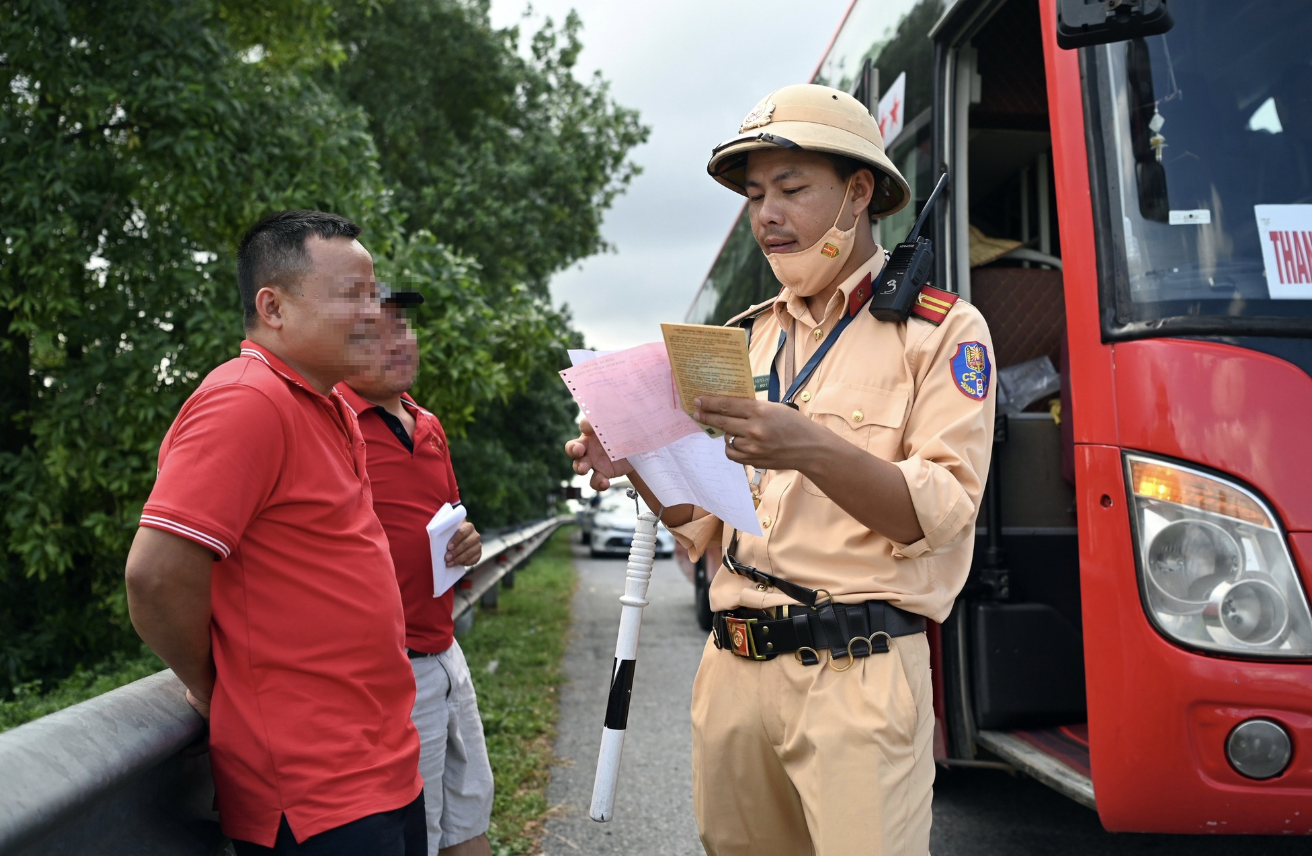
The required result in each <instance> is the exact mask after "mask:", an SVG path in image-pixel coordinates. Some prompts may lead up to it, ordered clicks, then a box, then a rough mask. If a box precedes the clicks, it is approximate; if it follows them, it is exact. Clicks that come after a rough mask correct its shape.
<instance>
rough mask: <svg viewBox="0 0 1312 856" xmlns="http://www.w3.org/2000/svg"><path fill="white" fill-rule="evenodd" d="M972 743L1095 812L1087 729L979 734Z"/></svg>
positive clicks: (1068, 726) (1064, 728) (1028, 730)
mask: <svg viewBox="0 0 1312 856" xmlns="http://www.w3.org/2000/svg"><path fill="white" fill-rule="evenodd" d="M975 740H976V742H977V743H979V744H980V745H981V746H983V747H984V748H985V749H988V750H989V751H990V752H992V753H993V754H995V755H997V756H998V757H999V758H1002V759H1004V760H1006V761H1008V762H1010V763H1012V764H1014V765H1015V766H1016V767H1017V768H1018V769H1020V770H1023V771H1025V772H1026V773H1028V774H1029V775H1031V776H1033V777H1034V778H1035V779H1038V780H1039V781H1040V782H1042V783H1043V784H1045V785H1047V786H1048V787H1050V788H1052V789H1054V790H1056V791H1058V792H1060V793H1062V794H1065V795H1066V796H1068V797H1070V798H1071V799H1073V800H1075V801H1076V802H1078V803H1080V804H1081V805H1084V806H1088V807H1089V808H1097V805H1096V803H1095V802H1094V799H1093V779H1092V778H1091V776H1090V772H1089V726H1088V725H1086V724H1084V723H1080V724H1078V725H1062V726H1058V727H1056V728H1017V729H1013V730H1011V731H980V732H979V733H978V734H976V736H975Z"/></svg>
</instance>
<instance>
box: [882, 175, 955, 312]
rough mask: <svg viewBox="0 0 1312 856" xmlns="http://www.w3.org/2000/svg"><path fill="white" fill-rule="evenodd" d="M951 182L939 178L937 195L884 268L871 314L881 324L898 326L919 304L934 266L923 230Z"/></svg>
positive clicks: (922, 210) (930, 197) (928, 203)
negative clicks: (891, 323)
mask: <svg viewBox="0 0 1312 856" xmlns="http://www.w3.org/2000/svg"><path fill="white" fill-rule="evenodd" d="M947 183H948V174H947V173H946V172H944V173H943V175H942V176H940V177H939V180H938V184H936V185H934V192H933V193H931V194H929V199H928V200H926V202H925V207H924V208H922V209H921V211H920V217H918V218H917V219H916V225H915V227H913V228H912V230H911V234H909V235H907V239H906V240H905V241H903V242H902V243H900V244H898V245H897V246H896V247H895V248H894V249H893V256H892V258H890V259H889V260H888V264H887V265H886V266H885V267H884V275H883V276H882V277H881V278H880V280H879V290H878V291H876V292H875V296H874V297H872V298H870V314H871V315H874V316H875V317H876V318H878V319H879V320H880V321H892V322H894V323H897V322H900V321H905V320H907V316H908V315H909V314H910V313H911V305H912V304H913V303H915V302H916V295H917V294H919V293H920V287H921V286H922V285H924V284H925V281H926V280H928V279H929V273H930V270H931V268H933V266H934V242H933V241H931V240H929V239H928V238H922V237H920V227H921V226H924V225H925V218H926V217H928V216H929V209H931V208H933V207H934V200H936V199H938V195H939V192H940V191H942V190H943V186H944V185H945V184H947Z"/></svg>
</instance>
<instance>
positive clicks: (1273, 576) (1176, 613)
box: [1125, 454, 1312, 657]
mask: <svg viewBox="0 0 1312 856" xmlns="http://www.w3.org/2000/svg"><path fill="white" fill-rule="evenodd" d="M1125 467H1126V476H1127V478H1128V483H1129V488H1130V499H1131V503H1130V504H1131V509H1132V511H1133V524H1134V536H1135V547H1136V551H1137V553H1138V557H1137V558H1138V567H1139V585H1140V591H1141V593H1142V596H1143V602H1144V607H1145V609H1146V610H1147V612H1148V615H1149V617H1150V618H1151V619H1152V621H1153V624H1154V625H1156V627H1157V628H1158V629H1159V630H1160V631H1161V632H1162V633H1163V634H1165V635H1166V636H1167V637H1169V638H1171V639H1174V640H1175V641H1177V642H1181V643H1183V644H1185V645H1188V646H1191V647H1195V648H1201V649H1205V650H1210V651H1222V652H1226V653H1234V654H1244V655H1248V656H1255V657H1306V656H1308V655H1309V654H1312V613H1310V612H1309V609H1308V600H1307V596H1306V594H1304V592H1303V587H1302V584H1301V583H1300V581H1299V578H1298V574H1297V572H1296V571H1295V568H1294V562H1293V559H1292V558H1291V556H1290V554H1289V548H1288V546H1287V544H1286V542H1285V537H1284V534H1283V533H1282V532H1281V530H1280V527H1279V524H1278V523H1277V522H1276V516H1275V514H1274V513H1273V512H1272V511H1271V509H1270V508H1268V507H1267V505H1266V503H1265V502H1263V501H1262V500H1261V499H1260V498H1259V497H1258V496H1257V495H1256V494H1254V493H1253V492H1252V491H1250V490H1248V489H1247V488H1245V487H1243V486H1242V485H1240V484H1237V483H1235V482H1232V481H1230V480H1228V479H1225V478H1220V477H1218V476H1215V475H1212V474H1210V473H1204V472H1201V471H1198V470H1193V469H1190V468H1188V467H1183V466H1180V465H1179V464H1176V463H1173V462H1168V461H1163V460H1158V459H1156V458H1151V457H1148V456H1146V455H1138V454H1127V455H1126V456H1125Z"/></svg>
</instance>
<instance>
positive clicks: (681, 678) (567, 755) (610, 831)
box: [543, 536, 1312, 856]
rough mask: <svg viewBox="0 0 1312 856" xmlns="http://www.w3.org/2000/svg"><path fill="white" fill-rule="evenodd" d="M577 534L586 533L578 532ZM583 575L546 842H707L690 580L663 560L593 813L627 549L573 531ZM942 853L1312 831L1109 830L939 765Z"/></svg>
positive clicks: (1084, 854) (1155, 855)
mask: <svg viewBox="0 0 1312 856" xmlns="http://www.w3.org/2000/svg"><path fill="white" fill-rule="evenodd" d="M576 537H577V536H576ZM574 555H575V566H576V567H577V568H578V571H579V587H578V591H577V593H576V594H575V596H574V637H573V638H572V639H571V640H570V644H569V649H568V651H567V653H566V655H565V671H566V674H567V676H568V678H569V684H568V685H567V686H566V687H565V689H564V691H563V692H562V694H561V710H560V726H559V736H558V738H557V742H556V754H557V756H558V757H559V758H560V759H561V764H560V766H557V767H556V768H554V769H553V771H552V779H551V787H550V790H549V792H548V797H549V800H550V804H551V805H552V807H553V808H552V817H551V819H550V820H548V822H547V826H546V835H545V836H544V837H543V852H544V854H550V856H580V854H611V853H623V854H629V856H700V854H702V848H701V845H700V844H699V842H698V840H697V828H696V824H695V822H694V820H693V815H692V792H691V791H692V773H691V764H690V753H691V725H690V717H689V708H690V706H691V703H692V680H693V676H694V675H695V674H696V672H697V663H698V661H699V660H700V658H701V651H702V645H703V644H704V642H705V641H706V634H705V633H703V632H702V631H701V630H700V629H699V628H698V627H697V622H696V620H695V617H694V615H693V606H692V585H691V584H690V583H689V582H688V580H687V578H686V577H684V576H683V574H682V573H681V572H680V571H679V569H678V566H677V565H676V564H675V563H674V562H673V561H657V563H656V567H655V569H654V571H653V574H652V582H651V587H650V589H649V591H648V599H649V600H650V601H651V605H650V606H648V607H647V608H646V609H645V610H644V611H643V620H642V637H641V643H640V647H639V654H638V667H637V674H636V677H635V679H634V687H633V698H632V703H631V706H630V709H629V728H628V732H627V734H626V736H625V745H624V759H623V762H622V763H621V768H620V782H619V792H618V794H617V796H616V803H615V818H614V820H612V821H611V822H609V823H604V824H602V823H595V822H593V821H592V820H591V819H590V818H589V817H588V806H589V804H590V802H591V799H592V779H593V774H594V772H595V769H596V763H597V747H598V745H599V742H600V738H601V723H602V719H603V717H604V715H605V711H606V693H607V689H608V686H607V683H608V681H609V679H610V669H611V661H612V659H613V658H614V655H615V635H616V632H617V628H618V627H619V616H620V605H619V597H620V594H621V593H622V592H623V588H624V561H623V559H619V558H617V559H599V560H594V559H589V558H588V554H587V550H586V549H584V548H581V547H579V546H578V545H575V554H574ZM931 846H932V851H933V853H934V854H935V856H1049V854H1052V856H1103V854H1107V856H1112V854H1115V856H1134V854H1152V856H1177V854H1178V856H1213V854H1215V856H1221V854H1225V856H1259V854H1260V856H1284V854H1295V853H1298V854H1308V853H1312V841H1309V840H1307V839H1306V838H1302V839H1291V838H1235V837H1221V836H1216V837H1199V836H1168V835H1113V834H1111V833H1109V832H1106V831H1105V830H1103V828H1102V827H1101V826H1100V825H1099V823H1098V816H1097V815H1096V814H1095V813H1094V812H1092V811H1090V810H1089V809H1086V808H1084V807H1083V806H1081V805H1079V804H1077V803H1075V802H1073V801H1071V800H1069V799H1066V798H1065V797H1063V796H1061V795H1059V794H1057V793H1056V792H1054V791H1052V790H1050V789H1048V788H1046V787H1044V786H1043V785H1040V784H1038V783H1037V782H1035V781H1033V780H1032V779H1029V778H1026V777H1025V776H1023V775H1011V774H1008V773H1006V772H1003V771H998V770H951V771H944V770H939V772H938V779H937V781H936V782H935V789H934V828H933V835H932V845H931Z"/></svg>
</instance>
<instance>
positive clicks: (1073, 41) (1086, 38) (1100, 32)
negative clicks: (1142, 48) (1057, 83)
mask: <svg viewBox="0 0 1312 856" xmlns="http://www.w3.org/2000/svg"><path fill="white" fill-rule="evenodd" d="M1172 23H1173V22H1172V20H1171V13H1170V11H1169V10H1168V9H1167V8H1166V0H1057V47H1060V48H1064V49H1066V50H1070V49H1072V48H1082V47H1087V46H1089V45H1108V44H1111V43H1112V42H1124V41H1129V40H1130V39H1135V38H1143V37H1144V36H1157V35H1161V34H1162V33H1165V32H1166V31H1167V30H1169V29H1171V25H1172Z"/></svg>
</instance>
